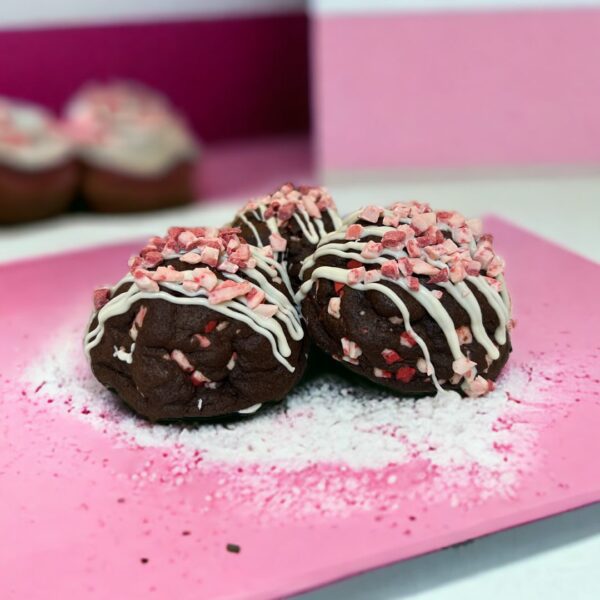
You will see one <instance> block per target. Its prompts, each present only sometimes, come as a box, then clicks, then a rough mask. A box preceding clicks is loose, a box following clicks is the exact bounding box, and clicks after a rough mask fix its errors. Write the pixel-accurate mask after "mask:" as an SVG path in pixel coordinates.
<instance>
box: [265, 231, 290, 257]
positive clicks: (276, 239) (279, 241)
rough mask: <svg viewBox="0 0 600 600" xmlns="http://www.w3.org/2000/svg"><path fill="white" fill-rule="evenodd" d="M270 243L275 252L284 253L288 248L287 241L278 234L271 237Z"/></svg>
mask: <svg viewBox="0 0 600 600" xmlns="http://www.w3.org/2000/svg"><path fill="white" fill-rule="evenodd" d="M269 243H270V244H271V248H273V250H274V251H275V252H284V251H285V249H286V247H287V240H286V239H285V238H284V237H282V236H281V235H279V234H278V233H272V234H271V235H270V236H269Z"/></svg>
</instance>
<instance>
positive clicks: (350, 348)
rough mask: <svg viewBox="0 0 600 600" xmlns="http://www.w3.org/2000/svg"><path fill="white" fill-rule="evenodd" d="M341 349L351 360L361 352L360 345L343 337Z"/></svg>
mask: <svg viewBox="0 0 600 600" xmlns="http://www.w3.org/2000/svg"><path fill="white" fill-rule="evenodd" d="M342 350H343V352H344V356H347V357H348V358H351V359H353V360H356V359H357V358H358V357H359V356H361V354H362V350H361V349H360V346H359V345H358V344H357V343H356V342H353V341H352V340H349V339H348V338H345V337H343V338H342Z"/></svg>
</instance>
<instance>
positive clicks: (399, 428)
mask: <svg viewBox="0 0 600 600" xmlns="http://www.w3.org/2000/svg"><path fill="white" fill-rule="evenodd" d="M80 338H81V331H80V328H79V327H72V328H67V329H65V330H63V331H62V332H61V333H59V334H57V335H56V336H54V337H53V342H52V345H51V347H50V348H48V349H47V350H46V352H45V354H44V356H43V357H41V359H40V360H39V361H36V365H35V367H34V368H31V369H30V370H29V372H28V373H27V374H26V379H27V380H29V382H30V384H29V385H30V388H31V389H30V390H29V394H28V396H29V397H31V398H35V399H36V402H41V403H43V404H46V405H47V404H50V405H52V406H53V407H56V410H59V411H63V412H65V411H66V412H67V413H70V414H71V415H72V416H73V417H75V418H77V419H79V420H81V421H84V422H85V423H86V424H87V425H89V426H90V427H92V428H95V429H97V430H100V431H102V432H103V433H104V434H105V435H106V436H109V437H110V438H111V439H112V441H113V442H114V444H116V445H119V446H130V447H136V448H155V449H162V450H163V452H162V454H160V459H159V460H157V459H156V458H152V459H151V460H149V461H147V462H146V463H145V464H144V468H143V469H141V470H139V472H136V473H134V474H133V475H131V474H130V475H128V476H129V477H132V478H133V481H134V482H135V484H136V485H137V486H141V487H144V486H147V485H155V484H157V483H160V485H172V486H180V485H186V484H189V483H191V482H193V481H194V479H195V477H197V476H198V475H199V474H207V473H211V472H215V473H218V481H217V485H216V487H215V489H213V490H211V491H210V493H207V494H206V496H205V498H204V500H205V502H206V505H205V508H206V510H209V509H210V505H211V503H212V502H213V501H220V500H223V499H224V500H227V501H229V502H233V503H242V504H248V503H247V502H246V501H247V499H248V498H249V497H251V498H252V505H253V507H254V508H255V509H257V510H258V511H262V510H263V509H264V508H265V507H266V506H267V505H269V510H270V512H271V516H273V515H274V514H276V513H281V512H284V513H286V514H294V515H305V514H310V513H314V512H319V513H336V514H345V513H351V512H355V511H364V510H371V509H372V508H373V507H375V506H377V505H379V504H382V503H383V504H385V505H386V506H387V507H388V508H389V509H390V510H395V509H397V508H398V504H399V503H400V502H401V501H402V500H403V499H404V500H405V499H408V498H412V499H421V500H424V501H428V502H429V501H431V502H436V501H442V500H446V499H449V501H450V504H451V506H458V505H472V504H474V503H478V502H481V501H484V500H486V499H487V498H490V497H492V496H500V497H504V498H510V497H513V496H514V495H515V493H516V490H517V488H518V486H519V479H520V476H521V474H523V473H525V472H531V471H532V470H533V469H534V468H535V466H536V461H537V460H538V458H539V457H540V453H539V452H538V450H537V448H536V446H537V438H538V433H539V430H540V428H541V427H542V426H543V423H544V421H545V420H546V418H547V414H548V410H549V409H550V408H552V412H554V413H556V409H557V408H558V409H559V410H560V397H559V398H556V397H554V399H553V400H552V402H551V403H550V404H551V405H552V407H551V406H550V404H549V400H548V396H547V394H546V393H545V392H546V391H547V389H548V387H549V381H551V379H552V376H551V374H549V373H548V370H547V369H545V368H543V367H542V365H541V364H536V365H535V366H532V367H524V366H523V365H511V366H510V367H509V368H508V369H507V372H506V374H505V375H504V376H503V377H502V379H501V380H500V382H499V385H498V387H497V389H496V390H495V391H494V392H492V393H490V394H488V395H487V396H485V397H483V398H479V399H470V398H461V397H460V396H459V395H458V394H456V393H451V392H449V393H447V394H444V395H439V396H437V397H426V398H420V399H418V400H413V399H399V398H397V397H395V396H393V395H391V394H389V393H388V392H386V391H385V390H379V389H375V388H363V387H357V386H356V385H352V384H350V383H349V382H348V381H346V380H344V379H343V378H341V377H339V376H332V375H325V376H320V377H317V378H314V379H312V380H309V381H306V382H305V383H304V384H302V385H301V386H299V387H298V388H297V389H296V390H294V391H293V392H292V393H291V394H290V395H289V396H288V398H287V401H286V402H285V403H284V404H282V405H280V406H278V407H275V408H272V409H270V410H265V411H263V412H262V413H260V414H258V415H256V416H255V417H254V418H251V419H245V420H242V421H237V422H233V423H229V424H226V425H222V424H219V425H216V424H197V425H180V424H170V425H165V424H150V423H148V422H146V421H145V420H143V419H140V418H139V417H137V416H136V415H134V414H133V413H131V412H130V411H129V410H128V409H127V408H125V407H124V406H123V405H121V404H120V403H119V401H118V400H117V399H116V397H115V396H114V395H113V394H112V393H111V392H109V391H107V390H105V389H104V388H103V387H102V386H101V385H100V384H99V383H98V382H97V381H96V380H95V379H94V377H93V376H92V374H91V371H90V368H89V366H88V364H87V362H86V361H85V359H84V358H83V356H82V352H81V339H80ZM42 382H45V383H44V385H43V387H42V388H41V389H39V390H38V393H36V394H34V393H32V392H33V391H34V390H35V389H37V388H38V386H39V385H40V384H41V383H42ZM275 495H277V501H276V505H275V506H272V505H270V503H271V501H272V499H273V498H274V496H275Z"/></svg>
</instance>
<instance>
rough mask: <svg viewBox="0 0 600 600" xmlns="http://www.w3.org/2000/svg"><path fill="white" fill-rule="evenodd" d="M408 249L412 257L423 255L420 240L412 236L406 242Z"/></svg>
mask: <svg viewBox="0 0 600 600" xmlns="http://www.w3.org/2000/svg"><path fill="white" fill-rule="evenodd" d="M406 251H407V252H408V255H409V256H410V257H412V258H418V257H419V256H421V248H420V246H419V242H417V240H416V239H415V238H412V239H410V240H408V241H407V242H406Z"/></svg>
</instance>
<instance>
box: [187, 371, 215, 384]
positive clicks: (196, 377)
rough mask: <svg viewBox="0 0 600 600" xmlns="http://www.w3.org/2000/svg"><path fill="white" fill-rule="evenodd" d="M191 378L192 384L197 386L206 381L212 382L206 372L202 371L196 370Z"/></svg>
mask: <svg viewBox="0 0 600 600" xmlns="http://www.w3.org/2000/svg"><path fill="white" fill-rule="evenodd" d="M190 380H191V382H192V384H193V385H195V386H200V385H204V384H205V383H210V379H209V378H208V377H207V376H206V375H204V373H202V372H200V371H194V372H193V373H192V376H191V377H190Z"/></svg>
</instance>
